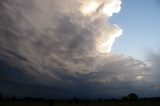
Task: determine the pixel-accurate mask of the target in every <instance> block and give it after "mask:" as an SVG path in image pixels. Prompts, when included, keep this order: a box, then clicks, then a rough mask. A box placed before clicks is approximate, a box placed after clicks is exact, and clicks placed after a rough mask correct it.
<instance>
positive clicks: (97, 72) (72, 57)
mask: <svg viewBox="0 0 160 106" xmlns="http://www.w3.org/2000/svg"><path fill="white" fill-rule="evenodd" d="M0 5H1V7H0V61H1V63H0V67H1V71H0V76H1V77H0V84H1V87H2V88H0V92H6V93H7V92H8V93H9V92H10V94H14V92H15V91H14V90H13V89H10V88H16V89H18V90H20V91H21V92H19V93H18V92H15V95H21V96H22V95H23V94H24V95H27V94H30V95H32V96H33V94H32V92H35V95H38V96H40V95H42V96H48V97H50V96H51V95H54V96H55V97H72V96H79V97H100V96H104V97H105V96H106V97H112V96H116V95H117V96H121V95H123V94H124V93H126V92H129V91H132V90H133V91H137V89H138V88H136V87H139V86H140V85H143V86H146V85H145V83H144V82H145V80H147V79H146V73H147V72H148V71H147V70H148V66H147V65H146V64H145V63H143V62H141V61H138V60H135V59H133V58H124V57H123V56H119V55H116V54H112V53H110V54H106V53H99V52H98V51H97V50H96V40H97V37H98V36H99V35H101V33H102V32H103V31H104V29H105V34H106V37H105V39H106V40H107V39H109V38H110V37H112V36H111V35H110V34H112V32H114V33H115V32H116V30H117V28H116V27H114V26H111V25H108V23H106V22H105V21H106V20H104V18H97V19H95V20H91V19H90V18H88V17H85V16H82V14H81V13H80V11H79V10H77V8H79V5H80V0H60V1H57V0H45V1H44V0H28V1H22V0H14V1H7V0H6V1H1V2H0ZM106 18H108V17H106ZM5 70H6V71H5ZM22 76H23V77H22ZM137 76H142V77H143V79H141V80H139V79H137ZM32 87H35V88H36V87H39V90H37V91H35V89H34V88H33V89H32ZM142 88H143V87H142ZM44 91H46V92H44ZM8 93H7V94H8ZM35 95H34V96H35Z"/></svg>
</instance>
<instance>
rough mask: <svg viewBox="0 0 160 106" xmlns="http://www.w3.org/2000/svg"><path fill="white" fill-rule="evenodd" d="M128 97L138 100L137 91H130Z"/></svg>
mask: <svg viewBox="0 0 160 106" xmlns="http://www.w3.org/2000/svg"><path fill="white" fill-rule="evenodd" d="M128 99H129V100H137V99H138V95H136V94H135V93H130V94H129V95H128Z"/></svg>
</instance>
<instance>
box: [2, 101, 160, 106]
mask: <svg viewBox="0 0 160 106" xmlns="http://www.w3.org/2000/svg"><path fill="white" fill-rule="evenodd" d="M0 106H160V101H158V100H140V101H139V100H138V101H104V102H49V101H42V102H41V101H35V102H31V101H1V102H0Z"/></svg>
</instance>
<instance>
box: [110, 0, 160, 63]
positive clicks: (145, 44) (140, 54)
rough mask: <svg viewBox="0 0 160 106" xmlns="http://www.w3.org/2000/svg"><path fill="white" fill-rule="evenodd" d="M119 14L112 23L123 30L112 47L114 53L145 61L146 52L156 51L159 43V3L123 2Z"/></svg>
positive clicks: (151, 0) (150, 0) (127, 0)
mask: <svg viewBox="0 0 160 106" xmlns="http://www.w3.org/2000/svg"><path fill="white" fill-rule="evenodd" d="M122 2H123V5H122V9H121V11H120V13H119V14H115V15H113V17H112V18H111V19H110V20H111V22H112V23H116V24H118V25H119V26H120V27H121V28H122V29H123V35H122V36H121V37H120V38H118V39H117V40H116V42H115V43H114V46H113V52H114V53H120V54H124V55H126V56H133V57H135V58H137V59H141V60H145V59H146V57H145V56H146V55H147V54H146V51H157V47H159V45H160V43H159V40H160V36H159V35H160V31H159V27H160V23H159V19H160V13H159V10H160V3H159V1H158V0H123V1H122Z"/></svg>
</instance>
